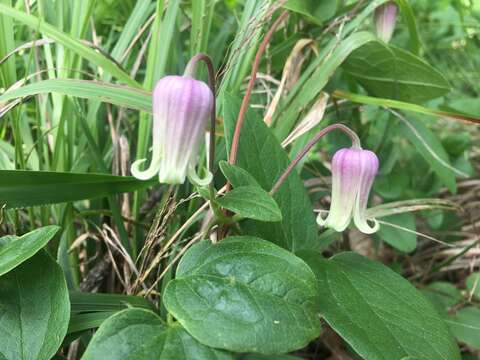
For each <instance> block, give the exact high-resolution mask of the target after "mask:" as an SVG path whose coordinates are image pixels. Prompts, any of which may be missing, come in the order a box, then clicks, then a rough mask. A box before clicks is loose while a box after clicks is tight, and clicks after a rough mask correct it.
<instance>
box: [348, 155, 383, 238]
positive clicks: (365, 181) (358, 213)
mask: <svg viewBox="0 0 480 360" xmlns="http://www.w3.org/2000/svg"><path fill="white" fill-rule="evenodd" d="M377 171H378V158H377V155H375V153H374V152H372V151H369V150H362V156H361V175H360V178H359V191H358V195H357V199H356V204H355V210H354V214H353V221H354V223H355V226H356V227H357V228H358V230H360V231H361V232H363V233H365V234H372V233H374V232H376V231H377V230H378V229H379V227H380V225H379V224H378V222H377V221H376V220H374V219H370V220H371V221H372V222H373V226H370V225H369V224H368V222H367V217H366V212H367V204H368V197H369V195H370V190H371V188H372V185H373V181H374V180H375V176H376V175H377Z"/></svg>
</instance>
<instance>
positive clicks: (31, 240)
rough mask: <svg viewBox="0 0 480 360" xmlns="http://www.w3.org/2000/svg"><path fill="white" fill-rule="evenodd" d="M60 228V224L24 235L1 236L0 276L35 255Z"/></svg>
mask: <svg viewBox="0 0 480 360" xmlns="http://www.w3.org/2000/svg"><path fill="white" fill-rule="evenodd" d="M58 229H60V228H59V227H58V226H45V227H43V228H40V229H35V230H33V231H30V232H29V233H27V234H25V235H23V236H4V237H3V238H0V276H1V275H3V274H5V273H7V272H9V271H10V270H12V269H13V268H15V267H16V266H18V265H20V264H21V263H22V262H24V261H25V260H27V259H28V258H30V257H32V256H33V255H35V254H36V253H37V251H38V250H40V249H41V248H43V247H44V246H45V245H46V244H47V243H48V242H49V241H50V240H51V239H52V238H53V236H54V235H55V234H56V233H57V231H58ZM2 239H3V241H2Z"/></svg>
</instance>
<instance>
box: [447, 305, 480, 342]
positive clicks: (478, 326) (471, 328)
mask: <svg viewBox="0 0 480 360" xmlns="http://www.w3.org/2000/svg"><path fill="white" fill-rule="evenodd" d="M446 322H447V323H448V325H450V330H451V331H452V333H453V335H454V336H455V337H456V338H457V340H458V341H460V342H462V343H465V344H467V345H469V346H471V347H472V348H474V349H477V350H480V309H479V308H476V307H473V306H468V307H466V308H463V309H461V310H459V311H457V313H456V314H455V315H450V317H449V318H448V319H447V320H446Z"/></svg>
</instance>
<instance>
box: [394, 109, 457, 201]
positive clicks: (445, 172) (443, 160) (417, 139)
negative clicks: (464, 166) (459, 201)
mask: <svg viewBox="0 0 480 360" xmlns="http://www.w3.org/2000/svg"><path fill="white" fill-rule="evenodd" d="M400 129H401V132H402V134H403V135H404V136H405V137H406V138H407V139H408V140H410V142H411V143H412V144H413V145H414V146H415V148H416V149H417V151H418V152H419V153H420V155H422V157H423V158H424V159H425V161H426V162H427V163H428V164H429V165H430V167H431V168H432V170H433V171H434V172H435V174H437V176H438V177H439V179H440V180H441V181H442V183H443V184H445V186H446V187H447V188H448V189H449V190H450V191H451V192H452V193H456V192H457V183H456V181H455V172H454V171H453V167H452V166H451V164H450V159H449V157H448V154H447V152H446V151H445V149H444V148H443V145H442V143H441V142H440V140H439V139H438V137H437V136H436V135H435V134H434V133H433V132H432V131H430V129H429V128H427V127H426V126H425V124H424V123H423V122H422V121H420V120H417V119H414V118H412V117H410V118H409V119H406V118H404V119H403V121H401V122H400Z"/></svg>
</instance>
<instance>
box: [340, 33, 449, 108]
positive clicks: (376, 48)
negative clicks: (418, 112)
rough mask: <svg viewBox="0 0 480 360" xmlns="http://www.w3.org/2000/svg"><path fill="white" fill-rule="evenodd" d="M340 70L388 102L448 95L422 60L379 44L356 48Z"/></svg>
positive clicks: (444, 84)
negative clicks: (389, 100)
mask: <svg viewBox="0 0 480 360" xmlns="http://www.w3.org/2000/svg"><path fill="white" fill-rule="evenodd" d="M342 67H343V69H344V70H345V71H346V72H347V73H348V74H350V75H351V76H353V77H354V78H355V79H356V80H357V81H358V82H359V83H360V84H361V85H362V86H363V87H364V88H365V89H367V91H368V92H370V93H372V94H373V95H375V96H380V97H385V98H388V99H395V100H401V101H407V102H413V103H422V102H425V101H427V100H431V99H435V98H437V97H440V96H442V95H445V94H446V93H448V92H449V91H450V85H449V84H448V81H447V80H446V79H445V77H444V76H443V75H442V74H441V73H440V72H439V71H437V70H435V69H434V68H433V67H431V66H430V65H429V64H428V63H426V62H425V61H424V60H422V59H420V58H419V57H417V56H415V55H413V54H411V53H409V52H408V51H405V50H402V49H400V48H398V47H396V46H393V45H387V44H385V43H384V42H381V41H371V42H368V43H366V44H364V45H363V46H361V47H359V48H358V49H356V50H355V51H353V52H352V53H351V54H350V55H349V57H348V59H347V60H346V61H345V63H344V64H343V65H342Z"/></svg>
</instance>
